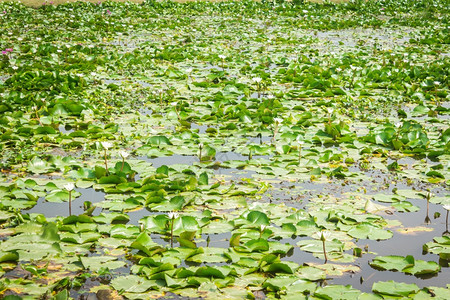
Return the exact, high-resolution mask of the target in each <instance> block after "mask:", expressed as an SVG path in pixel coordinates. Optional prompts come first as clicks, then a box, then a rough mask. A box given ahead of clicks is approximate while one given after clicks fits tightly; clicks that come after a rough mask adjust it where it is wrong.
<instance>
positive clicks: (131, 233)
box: [109, 224, 139, 239]
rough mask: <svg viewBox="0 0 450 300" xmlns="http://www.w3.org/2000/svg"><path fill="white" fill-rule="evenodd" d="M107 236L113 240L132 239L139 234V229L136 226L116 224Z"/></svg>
mask: <svg viewBox="0 0 450 300" xmlns="http://www.w3.org/2000/svg"><path fill="white" fill-rule="evenodd" d="M109 234H110V236H111V237H113V238H120V239H133V238H135V237H136V236H137V235H138V234H139V228H138V227H137V226H131V225H122V224H117V225H114V226H113V227H112V228H111V230H110V232H109Z"/></svg>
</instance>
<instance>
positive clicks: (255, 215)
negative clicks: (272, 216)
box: [247, 211, 270, 227]
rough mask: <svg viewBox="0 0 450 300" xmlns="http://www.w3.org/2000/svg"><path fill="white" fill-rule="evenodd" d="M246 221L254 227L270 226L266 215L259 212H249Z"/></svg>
mask: <svg viewBox="0 0 450 300" xmlns="http://www.w3.org/2000/svg"><path fill="white" fill-rule="evenodd" d="M247 220H248V221H249V222H250V224H252V225H254V226H258V227H259V226H261V225H264V226H268V225H270V222H269V218H268V217H267V215H266V214H265V213H263V212H260V211H251V212H250V213H248V214H247Z"/></svg>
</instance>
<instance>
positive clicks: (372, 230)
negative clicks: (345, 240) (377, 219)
mask: <svg viewBox="0 0 450 300" xmlns="http://www.w3.org/2000/svg"><path fill="white" fill-rule="evenodd" d="M347 233H348V234H349V235H350V236H352V237H354V238H358V239H371V240H387V239H390V238H391V237H392V236H393V234H392V232H391V231H389V230H384V229H381V228H379V227H376V226H374V225H372V224H370V223H361V224H358V225H356V226H355V227H353V228H352V229H350V230H349V231H348V232H347Z"/></svg>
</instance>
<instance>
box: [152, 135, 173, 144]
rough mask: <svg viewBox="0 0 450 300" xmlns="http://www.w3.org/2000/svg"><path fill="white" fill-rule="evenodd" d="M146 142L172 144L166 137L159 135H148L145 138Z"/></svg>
mask: <svg viewBox="0 0 450 300" xmlns="http://www.w3.org/2000/svg"><path fill="white" fill-rule="evenodd" d="M147 143H148V144H150V145H172V143H171V142H170V140H169V139H168V138H167V137H165V136H161V135H157V136H152V137H150V138H149V139H148V140H147Z"/></svg>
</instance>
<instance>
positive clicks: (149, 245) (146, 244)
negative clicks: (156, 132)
mask: <svg viewBox="0 0 450 300" xmlns="http://www.w3.org/2000/svg"><path fill="white" fill-rule="evenodd" d="M130 247H131V248H134V249H138V250H141V251H142V252H144V253H145V254H147V255H148V256H153V254H154V251H155V248H160V246H159V244H158V243H156V242H154V241H153V240H152V239H151V237H150V236H149V235H148V234H147V233H146V232H142V233H141V234H139V235H138V236H137V237H136V240H135V241H134V242H132V243H131V245H130Z"/></svg>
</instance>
